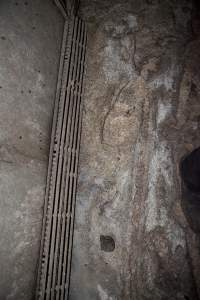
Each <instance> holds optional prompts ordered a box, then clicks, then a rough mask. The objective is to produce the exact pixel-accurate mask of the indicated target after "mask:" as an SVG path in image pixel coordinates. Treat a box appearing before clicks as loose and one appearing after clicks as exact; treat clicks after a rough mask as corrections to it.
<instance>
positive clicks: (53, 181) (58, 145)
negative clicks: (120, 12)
mask: <svg viewBox="0 0 200 300" xmlns="http://www.w3.org/2000/svg"><path fill="white" fill-rule="evenodd" d="M70 25H71V24H70V23H69V24H68V29H69V30H68V36H67V46H66V49H65V56H64V58H65V60H64V72H63V77H62V86H61V93H60V106H59V111H58V118H57V128H56V134H55V140H54V151H53V152H54V154H55V156H54V160H53V166H52V173H51V182H50V187H49V191H48V192H49V199H50V200H49V203H50V206H49V210H48V211H47V222H46V228H47V230H46V244H45V245H44V246H45V248H44V251H45V254H46V256H47V259H46V261H45V265H44V272H43V273H44V278H43V293H45V291H46V295H45V299H48V297H49V293H48V286H47V285H48V280H49V275H50V274H49V265H51V261H52V259H53V257H52V256H51V255H50V254H51V252H50V251H51V244H52V229H53V228H52V225H53V224H52V215H53V211H54V205H55V187H56V180H57V172H58V161H59V155H60V150H61V142H62V141H61V132H62V131H61V129H62V123H63V113H64V106H65V93H66V85H67V81H68V77H69V74H68V73H69V69H70V65H71V57H72V53H73V48H72V46H71V39H72V36H73V34H74V31H73V30H72V29H71V26H70ZM69 45H70V46H69ZM66 58H68V59H66ZM46 289H47V290H46Z"/></svg>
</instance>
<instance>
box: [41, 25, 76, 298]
mask: <svg viewBox="0 0 200 300" xmlns="http://www.w3.org/2000/svg"><path fill="white" fill-rule="evenodd" d="M77 26H78V22H77V20H75V30H74V32H75V35H74V36H76V35H77ZM72 45H73V46H72V50H73V51H72V56H71V63H70V70H69V79H68V80H70V78H71V76H72V72H73V65H74V63H75V52H76V49H75V43H72ZM72 78H73V77H72ZM68 84H69V81H68ZM66 98H67V97H66V93H65V99H64V106H63V108H62V109H63V111H64V112H63V115H62V126H61V141H60V149H59V158H58V168H57V177H56V182H55V190H54V208H53V212H54V213H55V212H57V209H58V202H59V189H60V182H61V171H62V163H63V154H64V132H65V124H64V120H65V115H66V109H65V108H66V106H67V105H68V103H69V99H66ZM56 226H57V219H53V222H52V232H51V246H50V260H49V265H48V271H47V272H48V281H47V287H46V289H47V295H46V299H49V297H50V293H51V288H52V286H51V279H52V267H53V262H54V248H55V234H56Z"/></svg>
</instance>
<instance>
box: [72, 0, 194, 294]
mask: <svg viewBox="0 0 200 300" xmlns="http://www.w3.org/2000/svg"><path fill="white" fill-rule="evenodd" d="M81 13H82V16H83V18H84V19H85V20H86V21H87V22H88V30H89V35H88V60H87V62H88V66H87V77H86V93H85V102H84V114H83V132H82V144H81V156H80V167H79V170H80V171H79V172H80V176H79V184H78V195H77V196H78V197H77V210H76V223H75V235H74V252H73V262H72V278H71V298H70V299H71V300H126V299H127V300H152V299H153V300H189V299H190V300H196V299H199V297H200V290H199V288H200V272H199V269H200V258H199V236H198V235H196V234H195V233H194V232H193V231H192V230H191V228H190V226H189V224H188V222H187V220H186V218H185V215H184V214H183V210H182V208H181V193H180V180H179V171H178V169H179V168H178V165H179V162H180V159H181V158H182V157H183V156H184V155H185V154H187V153H189V152H190V151H191V150H192V149H194V148H196V147H198V146H199V145H200V144H199V143H200V136H199V132H200V131H199V126H200V123H199V111H200V102H199V99H200V98H199V97H200V89H199V79H200V73H199V67H198V66H199V63H200V61H199V41H200V39H199V32H200V31H199V28H200V27H199V22H198V20H197V19H196V15H195V14H196V12H195V8H194V6H193V3H192V1H185V0H183V1H182V0H181V1H173V0H169V1H158V0H155V1H154V0H152V1H151V0H142V1H141V0H135V1H122V0H118V1H112V0H111V1H106V0H105V1H104V0H103V1H98V0H97V1H95V0H94V1H91V0H83V1H82V5H81ZM102 237H104V238H102Z"/></svg>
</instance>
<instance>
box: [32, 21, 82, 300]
mask: <svg viewBox="0 0 200 300" xmlns="http://www.w3.org/2000/svg"><path fill="white" fill-rule="evenodd" d="M86 39H87V37H86V28H85V24H84V22H83V21H82V20H80V19H79V18H78V17H72V18H71V19H70V21H67V22H66V24H65V28H64V34H63V44H62V51H61V59H60V68H59V75H58V84H57V94H56V102H55V109H54V119H53V127H52V139H51V147H50V155H49V168H48V175H47V186H46V197H45V207H44V219H43V233H42V244H41V254H40V264H39V273H38V285H37V295H36V299H40V300H41V299H45V300H48V299H56V300H62V299H67V298H68V293H69V281H70V268H71V251H72V242H73V226H74V213H75V198H76V184H77V171H78V157H79V147H80V132H81V115H82V103H81V98H82V94H83V78H84V69H85V52H86Z"/></svg>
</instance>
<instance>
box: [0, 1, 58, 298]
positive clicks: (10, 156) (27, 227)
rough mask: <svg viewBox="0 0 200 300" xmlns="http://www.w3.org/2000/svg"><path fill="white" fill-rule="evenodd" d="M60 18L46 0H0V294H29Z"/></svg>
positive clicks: (32, 284) (32, 283)
mask: <svg viewBox="0 0 200 300" xmlns="http://www.w3.org/2000/svg"><path fill="white" fill-rule="evenodd" d="M62 31H63V18H62V16H61V15H60V13H59V12H58V10H57V8H56V7H55V5H54V4H53V3H52V1H48V0H45V1H39V0H34V1H32V0H27V1H21V0H19V1H18V0H15V1H13V0H10V1H1V3H0V53H1V55H0V99H1V101H0V191H1V197H0V198H1V201H0V210H1V219H0V228H1V238H0V269H1V278H0V299H1V300H4V299H9V300H11V299H13V300H23V299H24V300H29V299H33V295H34V293H35V277H36V269H37V259H38V254H39V244H40V233H41V220H42V208H43V202H44V190H45V182H46V170H47V164H48V149H49V139H50V132H51V122H52V112H53V105H54V94H55V87H56V79H57V72H58V61H59V53H60V45H61V39H62Z"/></svg>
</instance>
